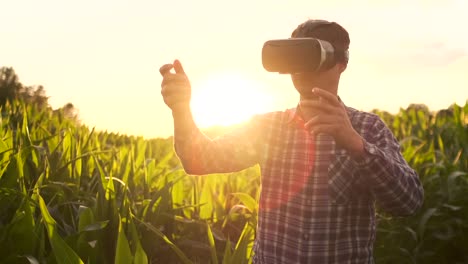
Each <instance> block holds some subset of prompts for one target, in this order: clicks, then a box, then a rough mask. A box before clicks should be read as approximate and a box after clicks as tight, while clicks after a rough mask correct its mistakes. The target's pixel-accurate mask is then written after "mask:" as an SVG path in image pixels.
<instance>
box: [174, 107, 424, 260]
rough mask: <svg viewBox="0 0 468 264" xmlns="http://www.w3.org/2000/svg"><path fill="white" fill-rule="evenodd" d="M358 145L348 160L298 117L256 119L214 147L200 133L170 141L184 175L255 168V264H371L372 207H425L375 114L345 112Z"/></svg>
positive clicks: (289, 113)
mask: <svg viewBox="0 0 468 264" xmlns="http://www.w3.org/2000/svg"><path fill="white" fill-rule="evenodd" d="M347 112H348V116H349V118H350V120H351V123H352V125H353V127H354V129H355V130H356V131H357V132H358V133H359V134H360V135H361V137H362V138H363V139H364V149H365V153H366V154H365V157H364V158H363V159H361V160H359V161H357V160H353V158H352V157H351V156H350V155H348V153H347V151H346V150H345V149H342V148H340V146H338V145H336V144H335V142H334V140H333V138H332V137H330V136H328V135H325V134H320V135H318V136H312V135H311V134H310V133H309V132H308V131H306V130H305V129H304V121H303V120H302V119H301V117H300V115H298V114H297V113H296V109H288V110H286V111H282V112H273V113H268V114H264V115H259V116H256V117H254V118H252V120H251V121H250V122H249V123H248V124H247V125H245V126H244V127H243V128H242V129H239V130H237V131H235V132H233V133H229V134H227V135H224V136H222V137H219V138H216V139H214V140H211V139H208V138H207V137H205V136H204V135H203V134H202V133H200V132H199V131H198V130H197V131H193V133H192V135H191V137H189V138H190V139H189V140H185V141H183V140H182V139H178V138H177V135H176V137H175V149H176V152H177V154H178V156H179V158H180V159H181V161H182V163H183V165H184V168H185V170H186V172H187V173H189V174H208V173H223V172H234V171H239V170H242V169H245V168H247V167H250V166H252V165H255V164H257V163H258V164H260V168H261V174H262V176H261V186H262V187H261V188H262V189H261V194H260V201H259V215H258V227H257V235H256V240H255V245H254V252H255V254H254V258H253V263H266V264H274V263H373V255H372V251H373V243H374V240H375V233H376V219H375V206H374V204H375V202H377V205H378V206H379V207H380V208H382V209H383V210H385V211H386V212H388V213H391V214H393V215H397V216H403V215H409V214H412V213H414V212H415V211H416V210H417V209H418V208H419V207H420V206H421V204H422V202H423V189H422V187H421V184H420V181H419V178H418V175H417V174H416V173H415V171H414V170H413V169H411V168H410V167H409V166H408V164H407V163H406V161H405V160H404V159H403V157H402V156H401V154H400V146H399V143H398V141H396V139H395V138H394V136H393V135H392V133H391V131H390V130H389V129H388V128H387V127H386V126H385V124H384V123H383V121H382V120H381V119H380V118H379V117H378V116H377V115H374V114H370V113H365V112H360V111H357V110H355V109H353V108H350V107H347Z"/></svg>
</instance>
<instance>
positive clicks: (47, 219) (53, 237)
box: [38, 195, 84, 264]
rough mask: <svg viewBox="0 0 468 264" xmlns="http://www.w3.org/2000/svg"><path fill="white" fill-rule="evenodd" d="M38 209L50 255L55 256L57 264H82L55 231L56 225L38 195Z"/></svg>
mask: <svg viewBox="0 0 468 264" xmlns="http://www.w3.org/2000/svg"><path fill="white" fill-rule="evenodd" d="M38 198H39V208H40V210H41V214H42V219H43V221H44V224H45V227H46V229H47V236H48V237H49V241H50V245H51V247H52V250H53V251H52V253H53V254H54V256H55V260H56V261H57V263H63V264H84V263H83V261H82V260H81V259H80V257H78V255H77V254H76V253H75V251H73V249H71V248H70V247H69V246H68V245H67V243H66V242H65V241H64V240H63V239H62V237H60V235H59V234H58V230H57V224H56V222H55V220H54V218H52V216H51V215H50V213H49V210H48V209H47V206H46V204H45V202H44V199H43V198H42V197H41V196H40V195H39V197H38Z"/></svg>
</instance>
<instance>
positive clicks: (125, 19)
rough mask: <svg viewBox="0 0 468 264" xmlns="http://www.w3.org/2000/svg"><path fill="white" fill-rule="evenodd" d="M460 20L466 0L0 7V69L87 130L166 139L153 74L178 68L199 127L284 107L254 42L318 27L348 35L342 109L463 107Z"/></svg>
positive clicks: (289, 99)
mask: <svg viewBox="0 0 468 264" xmlns="http://www.w3.org/2000/svg"><path fill="white" fill-rule="evenodd" d="M466 14H468V1H466V0H406V1H397V0H392V1H390V0H381V1H371V0H354V1H344V0H328V1H315V0H304V1H294V0H291V1H284V0H283V1H277V0H257V1H253V0H250V1H247V0H238V1H221V0H217V1H215V0H197V1H188V0H186V1H183V0H179V1H175V0H174V1H160V0H153V1H149V0H147V1H144V0H139V1H129V0H126V1H124V0H112V1H111V0H99V1H97V0H93V1H91V0H80V1H67V0H41V1H35V0H29V1H25V0H15V1H6V0H0V25H1V26H0V66H4V67H13V68H14V70H15V71H16V73H17V74H18V76H19V79H20V81H21V82H22V83H23V84H25V85H43V86H44V88H45V90H46V93H47V95H48V96H49V103H50V104H51V105H52V107H53V108H58V107H61V106H63V105H65V104H66V103H68V102H71V103H73V104H74V105H75V107H76V108H78V111H79V116H80V119H81V121H82V123H84V124H86V125H87V126H89V127H95V128H96V129H98V130H101V131H109V132H116V133H121V134H130V135H136V136H143V137H145V138H155V137H169V136H171V135H172V133H173V132H172V131H173V125H172V115H171V111H170V110H169V109H168V108H167V107H166V106H165V104H164V102H163V100H162V97H161V94H160V90H161V81H162V77H161V76H160V74H159V71H158V70H159V67H160V66H162V65H163V64H166V63H171V62H172V61H173V60H174V59H179V60H180V61H181V62H182V64H183V66H184V68H185V72H186V73H187V75H188V77H189V79H190V81H191V83H192V93H193V100H192V107H193V108H194V110H193V111H194V115H195V119H196V121H197V124H199V125H200V126H202V127H203V126H210V125H216V124H229V123H230V122H231V123H232V122H239V121H242V120H245V119H247V118H248V117H249V116H250V115H252V114H253V113H261V112H267V111H275V110H284V109H286V108H290V107H294V106H295V105H296V104H297V102H298V98H299V97H298V94H297V92H296V91H295V90H294V87H293V86H292V83H291V80H290V77H289V76H288V75H280V74H275V73H269V72H266V71H265V70H264V69H263V67H262V64H261V49H262V46H263V43H264V42H265V41H267V40H270V39H279V38H288V37H289V36H290V34H291V32H292V31H293V30H294V29H295V28H296V27H297V25H298V24H300V23H302V22H304V21H306V20H307V19H326V20H330V21H336V22H338V23H339V24H341V25H342V26H343V27H345V28H346V29H347V31H348V32H349V34H350V38H351V45H350V61H349V65H348V68H347V70H346V71H345V72H344V73H343V74H342V77H341V81H340V86H339V95H340V97H341V98H342V100H343V101H344V102H345V104H346V105H348V106H352V107H354V108H356V109H359V110H364V111H370V110H372V109H380V110H385V111H388V112H391V113H396V112H398V110H399V109H400V108H406V107H407V106H408V105H409V104H412V103H420V104H426V105H427V106H428V107H429V108H430V109H431V110H439V109H442V108H447V107H448V106H450V105H451V104H453V103H457V104H459V105H464V104H465V102H466V101H467V99H468V29H467V27H466V26H467V25H468V16H467V15H466Z"/></svg>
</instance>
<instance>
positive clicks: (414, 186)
mask: <svg viewBox="0 0 468 264" xmlns="http://www.w3.org/2000/svg"><path fill="white" fill-rule="evenodd" d="M365 138H366V139H364V149H365V153H366V154H365V156H364V159H361V160H359V161H354V162H355V165H356V166H357V170H358V174H359V175H360V177H362V178H361V180H363V182H367V183H369V186H370V191H371V193H372V195H373V196H374V197H375V199H376V201H377V204H378V205H379V206H380V207H381V208H382V209H383V210H385V211H386V212H388V213H390V214H393V215H396V216H404V215H411V214H413V213H415V212H416V211H417V210H418V209H419V208H420V207H421V205H422V203H423V199H424V190H423V188H422V185H421V182H420V180H419V177H418V175H417V173H416V172H415V171H414V170H413V169H412V168H411V167H410V166H409V165H408V163H407V162H406V161H405V159H404V158H403V156H402V154H401V152H400V144H399V142H398V141H397V140H396V139H395V137H394V136H393V134H392V132H391V131H390V129H389V128H388V127H387V126H386V125H385V123H384V122H383V121H382V120H381V119H380V118H377V119H376V122H375V123H374V124H373V125H372V127H371V129H370V133H368V137H365Z"/></svg>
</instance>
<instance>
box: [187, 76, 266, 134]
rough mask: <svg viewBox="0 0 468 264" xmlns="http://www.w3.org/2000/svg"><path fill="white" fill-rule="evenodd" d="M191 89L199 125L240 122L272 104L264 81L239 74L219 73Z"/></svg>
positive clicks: (193, 107)
mask: <svg viewBox="0 0 468 264" xmlns="http://www.w3.org/2000/svg"><path fill="white" fill-rule="evenodd" d="M192 90H193V92H192V93H193V96H192V111H193V115H194V118H195V121H196V123H197V124H198V125H199V126H200V127H208V126H213V125H232V124H236V123H240V122H243V121H246V120H248V119H249V118H250V117H251V116H252V115H254V114H258V113H262V112H266V111H268V110H269V109H270V108H271V105H272V98H271V97H272V96H271V95H269V94H268V93H267V92H266V90H265V86H264V85H262V84H261V83H260V82H256V81H254V80H251V79H249V78H247V77H244V76H242V75H240V74H233V73H223V74H218V75H215V76H213V77H210V78H208V79H206V80H204V81H202V82H200V83H199V84H194V87H193V88H192Z"/></svg>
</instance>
